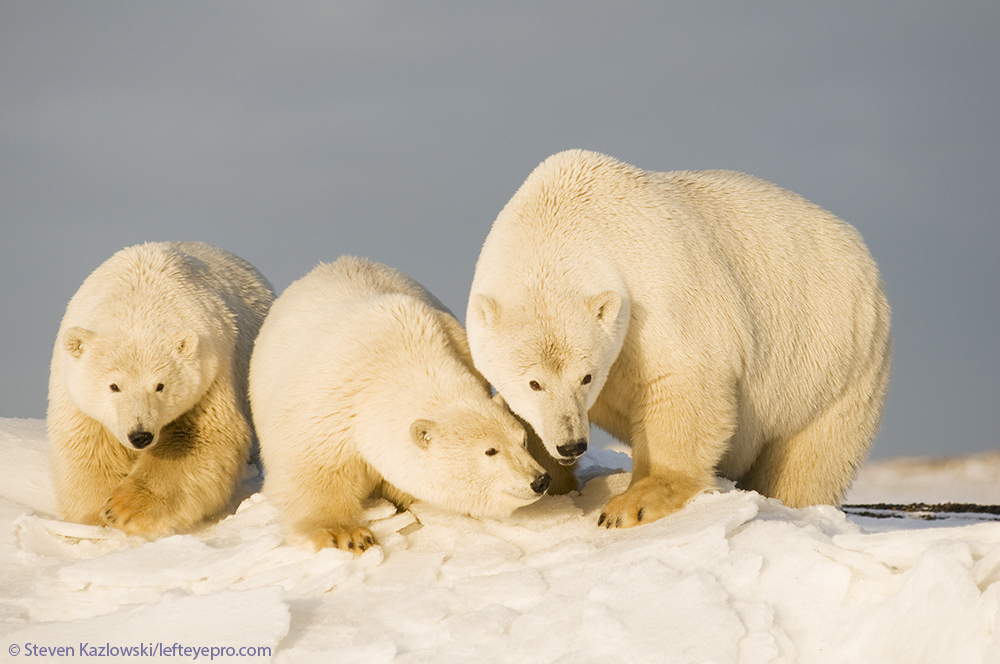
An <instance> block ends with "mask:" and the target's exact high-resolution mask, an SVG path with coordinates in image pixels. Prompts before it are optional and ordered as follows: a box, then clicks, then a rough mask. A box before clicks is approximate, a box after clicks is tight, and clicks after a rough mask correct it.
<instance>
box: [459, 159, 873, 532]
mask: <svg viewBox="0 0 1000 664" xmlns="http://www.w3.org/2000/svg"><path fill="white" fill-rule="evenodd" d="M466 325H467V326H468V336H469V343H470V346H471V351H472V356H473V358H474V360H475V366H476V368H477V369H479V370H480V371H481V372H482V373H483V375H484V376H485V377H486V378H487V379H488V380H489V381H490V382H491V383H492V384H493V386H494V387H495V388H496V389H497V390H498V391H499V393H500V394H501V395H503V397H504V399H506V400H507V402H508V404H509V405H510V407H511V408H512V409H513V410H514V411H515V412H516V413H518V414H519V415H520V416H521V417H523V418H524V419H525V420H526V421H527V422H528V423H529V424H531V426H532V427H534V429H535V430H536V431H537V432H538V434H539V435H540V436H541V438H542V440H543V441H544V444H545V447H546V449H547V450H548V452H549V453H550V454H551V455H552V456H553V457H555V458H556V459H557V460H560V461H562V462H565V463H572V461H573V460H574V459H575V458H577V457H578V456H579V455H580V454H582V453H583V452H584V450H586V448H587V443H588V435H589V421H590V420H593V422H594V423H595V424H597V425H598V426H599V427H601V428H602V429H604V430H606V431H608V432H609V433H610V434H612V435H613V436H615V437H616V438H618V439H620V440H622V441H625V442H628V443H630V444H631V445H632V450H633V472H632V480H631V484H630V486H629V488H628V489H627V490H626V491H625V492H624V493H623V494H621V495H619V496H616V497H614V498H612V499H611V500H610V501H609V502H608V503H607V505H606V506H605V508H604V510H603V512H602V514H601V516H600V519H599V523H603V524H605V525H606V527H628V526H634V525H636V524H638V523H640V522H649V521H652V520H655V519H659V518H661V517H663V516H665V515H667V514H670V513H671V512H674V511H676V510H678V509H680V508H681V507H682V506H683V505H684V504H685V503H686V502H687V501H688V500H689V499H690V498H691V497H692V496H694V495H695V494H697V493H698V492H700V491H702V490H705V489H708V488H710V487H713V486H714V483H715V473H716V472H718V473H721V474H722V475H725V476H726V477H729V478H731V479H734V480H736V481H737V482H738V484H739V485H740V486H741V487H743V488H746V489H752V490H756V491H759V492H760V493H762V494H764V495H767V496H771V497H775V498H779V499H781V500H782V501H784V502H785V503H786V504H788V505H790V506H802V505H809V504H817V503H830V504H836V503H837V502H838V501H839V500H841V499H842V497H843V495H844V492H845V491H846V489H847V488H848V487H849V485H850V483H851V482H852V481H853V478H854V474H855V471H856V469H857V467H858V465H859V464H860V463H861V462H862V461H863V460H864V458H865V456H866V455H867V452H868V449H869V446H870V444H871V441H872V438H873V437H874V435H875V432H876V429H877V427H878V424H879V419H880V417H881V412H882V406H883V402H884V398H885V393H886V387H887V384H888V380H889V365H890V339H889V307H888V304H887V302H886V298H885V295H884V293H883V288H882V283H881V278H880V276H879V273H878V270H877V268H876V266H875V263H874V262H873V260H872V258H871V256H870V255H869V253H868V251H867V249H866V248H865V245H864V243H863V242H862V240H861V237H860V236H859V235H858V233H857V232H856V231H855V230H854V229H853V228H852V227H851V226H849V225H847V224H846V223H844V222H842V221H840V220H839V219H837V218H835V217H834V216H833V215H831V214H829V213H827V212H825V211H824V210H821V209H820V208H818V207H816V206H815V205H813V204H811V203H809V202H808V201H806V200H804V199H803V198H801V197H799V196H797V195H795V194H793V193H791V192H788V191H785V190H783V189H780V188H779V187H777V186H775V185H773V184H770V183H768V182H764V181H761V180H758V179H756V178H753V177H750V176H748V175H743V174H740V173H733V172H727V171H707V172H671V173H654V172H644V171H641V170H639V169H637V168H634V167H632V166H629V165H627V164H624V163H621V162H619V161H617V160H615V159H612V158H610V157H608V156H605V155H601V154H597V153H593V152H585V151H579V150H574V151H567V152H562V153H559V154H556V155H554V156H552V157H550V158H549V159H547V160H545V161H544V162H543V163H542V164H541V165H539V166H538V167H537V168H536V169H535V171H534V172H533V173H532V174H531V175H530V176H529V177H528V179H527V180H526V181H525V183H524V184H523V185H522V186H521V188H520V189H519V190H518V191H517V193H515V194H514V197H513V198H512V199H511V200H510V201H509V202H508V203H507V205H506V206H505V207H504V209H503V210H502V211H501V212H500V214H499V216H498V217H497V219H496V221H495V223H494V224H493V228H492V230H491V231H490V233H489V235H488V236H487V238H486V241H485V244H484V246H483V249H482V253H481V255H480V257H479V261H478V264H477V265H476V271H475V276H474V279H473V283H472V289H471V295H470V299H469V309H468V312H467V317H466ZM588 418H589V419H588Z"/></svg>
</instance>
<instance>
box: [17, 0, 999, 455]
mask: <svg viewBox="0 0 1000 664" xmlns="http://www.w3.org/2000/svg"><path fill="white" fill-rule="evenodd" d="M567 148H586V149H591V150H597V151H601V152H605V153H608V154H610V155H613V156H615V157H617V158H619V159H622V160H624V161H626V162H629V163H632V164H635V165H637V166H639V167H641V168H645V169H650V170H662V171H666V170H680V169H685V170H686V169H705V168H727V169H734V170H740V171H744V172H748V173H752V174H754V175H757V176H759V177H762V178H765V179H767V180H771V181H773V182H776V183H778V184H780V185H782V186H784V187H786V188H788V189H791V190H793V191H795V192H797V193H799V194H802V195H803V196H805V197H806V198H809V199H811V200H812V201H813V202H815V203H817V204H819V205H821V206H822V207H824V208H827V209H828V210H830V211H832V212H833V213H834V214H836V215H838V216H840V217H841V218H843V219H845V220H846V221H848V222H850V223H852V224H853V225H855V226H856V227H857V228H858V229H859V230H860V231H861V233H862V234H863V235H864V237H865V238H866V240H867V242H868V245H869V248H870V249H871V252H872V254H873V255H874V257H875V259H876V260H877V261H878V263H879V265H880V267H881V269H882V274H883V278H884V280H885V282H886V286H887V289H888V294H889V301H890V304H891V305H892V309H893V336H894V343H895V362H894V371H893V382H892V387H891V389H890V394H889V402H888V406H887V409H886V414H885V418H884V420H883V426H882V431H881V433H880V435H879V437H878V439H877V442H876V445H875V448H874V455H875V456H877V457H886V456H895V455H904V454H933V455H949V454H964V453H970V452H977V451H985V450H994V449H997V448H998V446H1000V389H998V381H1000V378H998V377H1000V345H998V338H1000V335H998V330H1000V305H998V302H1000V260H998V257H997V253H998V250H1000V220H998V210H1000V3H998V2H996V0H984V1H983V2H962V1H960V0H958V1H956V0H952V1H949V2H941V1H938V2H927V1H923V0H907V1H906V2H880V3H862V2H838V3H820V2H760V3H758V2H704V1H697V2H669V3H665V2H643V3H629V2H621V1H616V2H607V3H593V2H548V3H547V2H537V1H532V2H512V1H510V0H505V1H504V2H494V3H486V2H476V3H461V2H451V3H444V2H398V3H381V2H370V1H365V2H282V3H272V2H268V3H265V2H249V1H239V2H237V1H235V0H234V1H232V2H203V1H200V0H199V1H198V2H190V1H183V0H181V1H178V0H172V1H171V2H161V3H136V2H131V1H127V2H125V1H123V2H103V1H98V2H85V3H82V2H47V1H45V0H4V2H3V3H2V4H0V233H2V235H0V416H3V417H44V415H45V408H46V385H47V381H48V371H49V370H48V367H49V360H50V357H51V353H52V344H53V341H54V338H55V333H56V330H57V328H58V326H59V321H60V319H61V318H62V314H63V312H64V310H65V307H66V303H67V302H68V301H69V298H70V297H71V296H72V295H73V293H74V292H75V291H76V289H77V288H79V286H80V284H81V283H82V281H83V279H84V278H85V277H86V276H87V275H88V274H89V273H90V272H91V271H92V270H93V269H94V268H96V267H97V266H98V265H99V264H100V263H102V262H103V261H104V260H106V259H107V258H108V257H109V256H111V254H113V253H114V252H115V251H117V250H118V249H120V248H122V247H125V246H128V245H132V244H136V243H140V242H144V241H150V240H202V241H205V242H209V243H212V244H216V245H218V246H221V247H224V248H226V249H229V250H231V251H234V252H235V253H237V254H239V255H241V256H243V257H244V258H246V259H247V260H249V261H250V262H251V263H253V264H254V265H256V266H257V267H258V268H259V269H260V270H261V271H263V272H264V274H265V275H267V277H268V278H269V279H270V280H271V281H272V283H273V284H274V286H275V288H276V289H277V290H278V292H279V293H280V292H281V291H282V290H283V289H284V288H285V287H286V286H288V284H289V283H291V282H292V281H293V280H295V279H297V278H298V277H300V276H302V275H303V274H305V273H306V272H307V271H308V270H309V269H311V268H312V267H313V266H314V265H315V264H316V263H318V262H320V261H329V260H333V259H335V258H336V257H337V256H339V255H341V254H344V253H350V254H355V255H361V256H367V257H369V258H372V259H374V260H378V261H382V262H385V263H388V264H389V265H392V266H394V267H397V268H399V269H401V270H403V271H404V272H406V273H408V274H410V275H411V276H413V277H414V278H416V279H417V280H418V281H420V282H421V283H423V284H424V285H425V286H427V287H428V288H429V289H430V290H431V291H432V292H434V293H435V294H436V295H437V296H438V297H439V298H440V299H441V300H442V301H443V302H444V303H445V304H446V305H448V306H449V307H451V308H452V309H453V311H455V313H456V314H457V315H458V317H459V318H460V319H463V318H464V312H465V303H466V299H467V297H468V290H469V285H470V282H471V279H472V274H473V269H474V267H475V261H476V258H477V256H478V253H479V248H480V246H481V245H482V242H483V239H484V238H485V237H486V234H487V232H488V231H489V228H490V224H491V223H492V221H493V219H494V218H495V217H496V215H497V213H498V212H499V211H500V209H501V207H502V206H503V205H504V203H505V202H506V201H507V200H508V199H509V198H510V197H511V195H513V193H514V192H515V191H516V189H517V188H518V186H519V185H520V184H521V182H522V181H523V180H524V178H525V177H527V175H528V173H529V172H530V171H531V170H532V169H533V168H534V167H535V166H536V165H537V164H538V163H539V162H540V161H541V160H542V159H544V158H545V157H546V156H548V155H550V154H552V153H554V152H557V151H560V150H564V149H567Z"/></svg>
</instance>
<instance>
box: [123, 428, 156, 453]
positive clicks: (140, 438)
mask: <svg viewBox="0 0 1000 664" xmlns="http://www.w3.org/2000/svg"><path fill="white" fill-rule="evenodd" d="M128 442H129V443H131V444H132V447H134V448H135V449H137V450H141V449H143V448H145V447H148V446H149V444H150V443H152V442H153V434H151V433H149V432H148V431H143V430H142V429H139V430H138V431H133V432H131V433H130V434H129V435H128Z"/></svg>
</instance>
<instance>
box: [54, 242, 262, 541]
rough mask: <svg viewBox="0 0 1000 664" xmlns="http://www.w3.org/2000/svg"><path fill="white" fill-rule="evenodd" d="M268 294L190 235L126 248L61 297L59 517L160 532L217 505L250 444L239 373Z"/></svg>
mask: <svg viewBox="0 0 1000 664" xmlns="http://www.w3.org/2000/svg"><path fill="white" fill-rule="evenodd" d="M273 297H274V295H273V292H272V290H271V286H270V284H268V283H267V280H266V279H264V277H263V276H262V275H261V274H260V273H259V272H258V271H257V270H256V269H254V268H253V267H252V266H250V265H249V264H248V263H246V262H245V261H243V260H242V259H240V258H239V257H237V256H235V255H233V254H231V253H229V252H226V251H223V250H220V249H216V248H214V247H210V246H208V245H205V244H201V243H196V242H178V243H170V242H163V243H149V244H143V245H137V246H134V247H128V248H126V249H122V250H121V251H119V252H118V253H116V254H115V255H114V256H112V257H111V258H109V259H108V260H107V261H106V262H105V263H104V264H102V265H101V266H100V267H98V268H97V269H96V270H94V272H93V273H92V274H91V275H90V276H89V277H87V279H86V280H85V281H84V282H83V284H82V285H81V286H80V289H79V290H78V291H77V293H76V294H75V295H74V296H73V298H72V299H71V300H70V302H69V305H68V306H67V307H66V313H65V315H64V317H63V321H62V324H61V325H60V328H59V333H58V335H57V337H56V343H55V347H54V349H53V353H52V367H51V376H50V381H49V412H48V430H49V441H50V444H51V446H52V450H53V470H54V474H55V479H56V484H57V486H58V489H59V498H60V504H61V508H62V510H63V512H64V514H65V516H66V517H67V518H69V519H72V520H75V521H81V522H85V523H110V524H112V525H115V526H117V527H120V528H122V529H123V530H126V531H128V532H135V533H139V534H143V535H159V534H163V533H166V532H172V531H177V530H183V529H185V528H188V527H190V526H191V525H193V524H194V523H196V522H197V521H198V520H200V519H201V518H203V517H205V516H207V515H210V514H212V513H214V512H216V511H218V510H219V509H220V508H221V507H223V505H224V504H225V502H226V501H227V500H228V498H229V496H230V494H231V493H232V490H233V488H234V486H235V483H236V481H237V480H238V478H239V476H240V474H241V472H242V469H243V465H244V464H245V462H246V458H247V454H248V451H249V449H250V445H251V437H252V431H251V429H250V425H249V417H250V409H249V403H248V399H247V372H248V367H249V362H250V353H251V349H252V346H253V340H254V337H255V336H256V334H257V330H258V329H259V328H260V325H261V323H262V322H263V319H264V316H265V314H266V313H267V309H268V306H269V305H270V303H271V300H272V299H273Z"/></svg>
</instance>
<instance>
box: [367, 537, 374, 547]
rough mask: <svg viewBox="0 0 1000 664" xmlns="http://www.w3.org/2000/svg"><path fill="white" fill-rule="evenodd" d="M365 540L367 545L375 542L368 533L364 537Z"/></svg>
mask: <svg viewBox="0 0 1000 664" xmlns="http://www.w3.org/2000/svg"><path fill="white" fill-rule="evenodd" d="M365 541H366V542H368V546H372V545H374V544H375V540H374V539H372V536H371V535H368V536H367V537H365Z"/></svg>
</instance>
